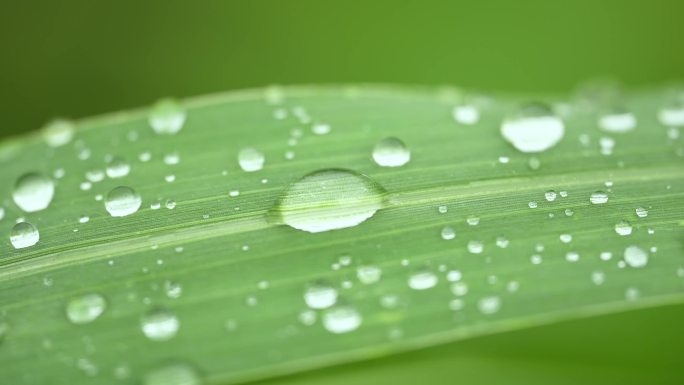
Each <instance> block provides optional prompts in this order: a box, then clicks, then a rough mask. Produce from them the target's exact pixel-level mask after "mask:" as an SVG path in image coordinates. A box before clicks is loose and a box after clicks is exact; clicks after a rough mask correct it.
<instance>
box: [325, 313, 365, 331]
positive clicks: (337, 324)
mask: <svg viewBox="0 0 684 385" xmlns="http://www.w3.org/2000/svg"><path fill="white" fill-rule="evenodd" d="M361 322H362V318H361V314H359V312H358V311H356V309H354V308H353V307H351V306H337V307H334V308H332V309H329V310H326V311H325V313H324V314H323V327H325V329H326V330H327V331H329V332H331V333H334V334H342V333H348V332H351V331H354V330H356V329H358V328H359V326H361Z"/></svg>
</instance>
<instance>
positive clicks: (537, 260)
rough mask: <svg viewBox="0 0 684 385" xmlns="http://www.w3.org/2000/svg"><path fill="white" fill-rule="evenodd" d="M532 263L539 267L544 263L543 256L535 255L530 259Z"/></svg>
mask: <svg viewBox="0 0 684 385" xmlns="http://www.w3.org/2000/svg"><path fill="white" fill-rule="evenodd" d="M530 262H532V264H533V265H539V264H540V263H542V256H541V255H539V254H534V255H532V256H531V257H530Z"/></svg>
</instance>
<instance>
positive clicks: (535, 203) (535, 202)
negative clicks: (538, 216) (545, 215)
mask: <svg viewBox="0 0 684 385" xmlns="http://www.w3.org/2000/svg"><path fill="white" fill-rule="evenodd" d="M527 207H529V208H531V209H536V208H537V201H530V202H529V203H528V204H527Z"/></svg>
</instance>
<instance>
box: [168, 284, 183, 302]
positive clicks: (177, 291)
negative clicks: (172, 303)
mask: <svg viewBox="0 0 684 385" xmlns="http://www.w3.org/2000/svg"><path fill="white" fill-rule="evenodd" d="M164 292H165V293H166V296H167V297H169V298H180V296H181V294H183V286H181V284H180V283H178V282H174V281H168V280H167V281H164Z"/></svg>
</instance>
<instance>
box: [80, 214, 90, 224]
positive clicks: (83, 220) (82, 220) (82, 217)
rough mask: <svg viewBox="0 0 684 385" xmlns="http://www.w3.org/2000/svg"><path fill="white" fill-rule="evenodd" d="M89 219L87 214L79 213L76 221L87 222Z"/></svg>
mask: <svg viewBox="0 0 684 385" xmlns="http://www.w3.org/2000/svg"><path fill="white" fill-rule="evenodd" d="M89 221H90V217H89V216H87V215H81V216H80V217H78V223H88V222H89Z"/></svg>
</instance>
